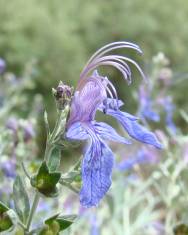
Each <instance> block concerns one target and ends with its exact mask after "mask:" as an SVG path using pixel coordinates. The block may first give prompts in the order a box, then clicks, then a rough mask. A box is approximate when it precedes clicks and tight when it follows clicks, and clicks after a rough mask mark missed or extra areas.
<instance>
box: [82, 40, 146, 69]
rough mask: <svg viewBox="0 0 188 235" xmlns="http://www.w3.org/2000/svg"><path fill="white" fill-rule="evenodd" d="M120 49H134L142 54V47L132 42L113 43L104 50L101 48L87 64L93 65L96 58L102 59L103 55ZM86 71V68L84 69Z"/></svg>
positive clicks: (104, 47)
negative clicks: (92, 62)
mask: <svg viewBox="0 0 188 235" xmlns="http://www.w3.org/2000/svg"><path fill="white" fill-rule="evenodd" d="M120 48H130V49H133V50H136V51H138V52H139V53H142V51H141V49H140V47H139V46H138V45H136V44H134V43H131V42H123V41H120V42H112V43H109V44H107V45H105V46H103V47H102V48H100V49H99V50H97V51H96V52H95V53H94V54H93V55H92V56H91V57H90V59H89V60H88V62H87V63H86V66H85V67H87V65H88V64H90V63H91V61H92V60H93V59H95V58H96V57H97V58H98V57H100V56H101V55H104V54H106V53H108V52H110V51H112V50H115V49H120ZM84 69H85V68H84ZM84 69H83V70H84Z"/></svg>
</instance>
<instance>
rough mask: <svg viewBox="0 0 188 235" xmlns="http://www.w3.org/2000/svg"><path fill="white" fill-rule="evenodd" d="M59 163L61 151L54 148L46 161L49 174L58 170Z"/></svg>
mask: <svg viewBox="0 0 188 235" xmlns="http://www.w3.org/2000/svg"><path fill="white" fill-rule="evenodd" d="M60 161H61V150H60V149H58V148H54V149H53V151H52V154H51V156H50V158H49V161H48V164H47V165H48V168H49V170H50V171H51V172H53V171H56V170H58V168H59V166H60Z"/></svg>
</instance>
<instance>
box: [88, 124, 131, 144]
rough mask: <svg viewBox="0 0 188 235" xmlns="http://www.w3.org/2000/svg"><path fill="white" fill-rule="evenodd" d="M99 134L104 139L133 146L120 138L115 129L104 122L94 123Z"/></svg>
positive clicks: (128, 141)
mask: <svg viewBox="0 0 188 235" xmlns="http://www.w3.org/2000/svg"><path fill="white" fill-rule="evenodd" d="M93 125H94V127H95V130H96V132H97V134H99V135H100V137H102V138H103V139H106V140H111V141H115V142H119V143H122V144H131V141H130V140H128V139H126V138H124V137H122V136H120V135H119V134H118V133H117V132H116V131H115V130H114V128H112V127H111V126H110V125H108V124H106V123H104V122H95V123H93Z"/></svg>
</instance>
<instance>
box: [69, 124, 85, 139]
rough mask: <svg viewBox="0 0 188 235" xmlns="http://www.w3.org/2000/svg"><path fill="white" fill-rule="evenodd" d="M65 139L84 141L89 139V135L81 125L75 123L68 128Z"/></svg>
mask: <svg viewBox="0 0 188 235" xmlns="http://www.w3.org/2000/svg"><path fill="white" fill-rule="evenodd" d="M66 137H67V138H68V139H71V140H86V139H88V138H89V135H88V133H87V132H86V130H85V129H84V128H83V127H82V124H81V123H80V122H76V123H74V124H73V125H71V126H70V127H69V128H68V130H67V132H66Z"/></svg>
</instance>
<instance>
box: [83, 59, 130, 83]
mask: <svg viewBox="0 0 188 235" xmlns="http://www.w3.org/2000/svg"><path fill="white" fill-rule="evenodd" d="M102 65H111V66H113V67H115V68H117V69H118V70H119V71H120V72H121V73H122V74H123V77H124V78H125V80H127V77H128V75H127V71H125V70H124V67H123V66H122V65H121V64H119V63H117V62H111V61H107V62H100V63H97V64H93V65H92V67H91V68H90V70H89V71H88V72H87V74H85V75H84V77H82V79H81V80H80V82H79V86H80V85H81V84H83V83H85V79H87V75H88V73H90V72H92V71H93V70H94V69H96V68H97V67H99V66H102Z"/></svg>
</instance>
